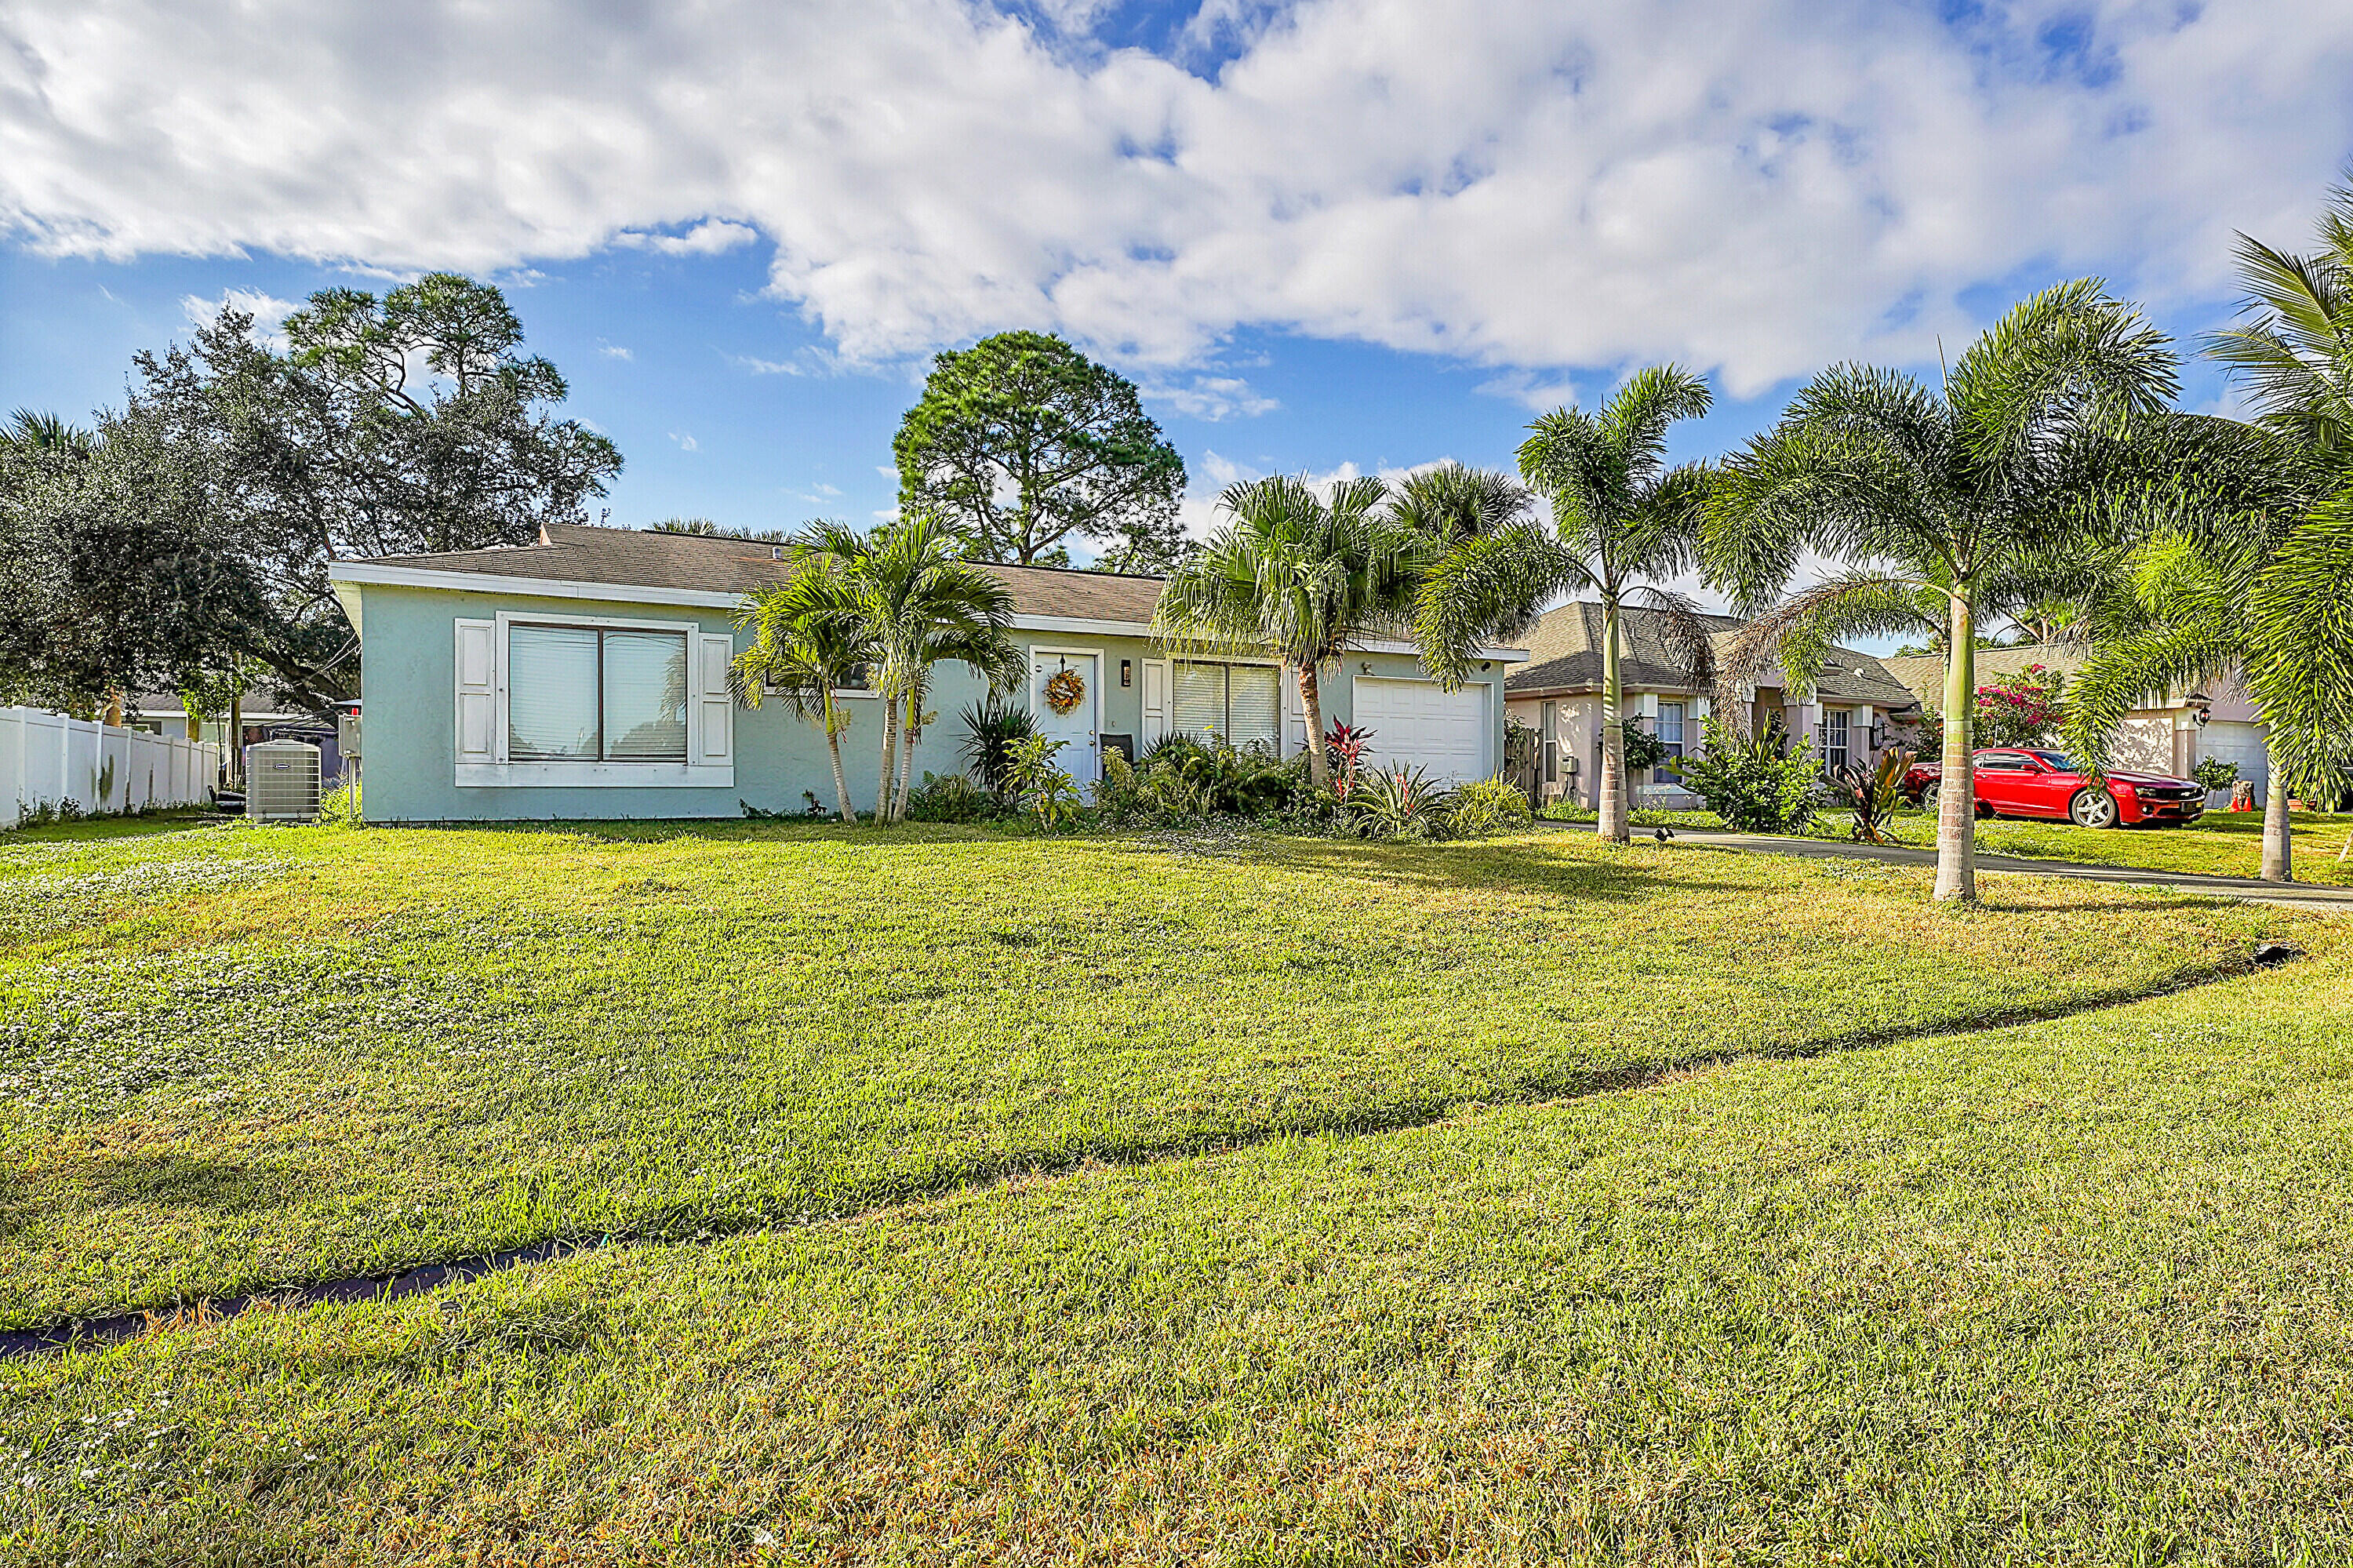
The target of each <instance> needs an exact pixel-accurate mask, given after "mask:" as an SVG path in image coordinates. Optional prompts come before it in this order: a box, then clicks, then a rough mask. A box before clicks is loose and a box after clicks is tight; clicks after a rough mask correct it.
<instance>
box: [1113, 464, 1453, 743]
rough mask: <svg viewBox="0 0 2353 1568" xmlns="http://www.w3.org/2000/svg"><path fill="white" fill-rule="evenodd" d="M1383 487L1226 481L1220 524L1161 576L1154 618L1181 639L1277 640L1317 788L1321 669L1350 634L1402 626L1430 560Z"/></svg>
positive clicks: (1246, 648) (1226, 643) (1215, 645)
mask: <svg viewBox="0 0 2353 1568" xmlns="http://www.w3.org/2000/svg"><path fill="white" fill-rule="evenodd" d="M1386 493H1387V487H1386V486H1385V485H1383V484H1382V482H1380V481H1379V480H1377V479H1350V480H1342V481H1341V482H1338V483H1336V484H1335V485H1333V486H1332V488H1331V493H1330V495H1329V497H1328V498H1326V497H1324V496H1322V495H1318V494H1317V493H1315V491H1314V489H1313V488H1312V487H1311V486H1309V485H1308V483H1307V482H1305V481H1304V480H1299V479H1291V478H1286V477H1284V476H1282V475H1280V474H1278V475H1275V476H1274V477H1272V478H1270V479H1259V480H1250V481H1246V482H1242V483H1239V484H1235V485H1231V486H1229V487H1228V489H1227V491H1226V493H1225V494H1224V495H1222V496H1221V497H1219V502H1218V504H1219V507H1220V508H1221V509H1222V510H1223V511H1224V513H1225V514H1226V521H1225V522H1224V523H1223V524H1220V525H1219V528H1218V530H1217V531H1216V532H1215V533H1214V534H1212V535H1210V536H1209V538H1208V540H1207V541H1206V542H1205V543H1204V544H1203V545H1202V546H1201V547H1200V548H1199V549H1198V550H1196V551H1194V552H1193V553H1192V554H1191V555H1190V556H1187V557H1186V558H1185V559H1184V560H1183V561H1181V562H1179V563H1178V564H1177V566H1176V570H1175V571H1173V572H1171V573H1170V574H1169V576H1168V580H1167V581H1166V583H1165V584H1163V585H1162V587H1161V589H1160V602H1159V606H1158V609H1157V610H1156V611H1155V616H1154V621H1155V626H1156V628H1157V629H1158V630H1159V632H1160V634H1161V636H1162V637H1163V638H1165V639H1166V640H1167V641H1171V642H1173V643H1176V644H1179V645H1191V646H1198V647H1203V648H1208V649H1213V650H1233V651H1243V652H1255V651H1262V650H1264V649H1265V648H1267V647H1269V646H1271V647H1272V648H1273V650H1274V652H1275V656H1276V657H1277V658H1278V659H1279V660H1280V661H1281V662H1282V667H1283V669H1284V670H1285V671H1286V672H1287V673H1289V674H1290V675H1291V676H1292V677H1293V679H1294V680H1295V681H1296V682H1297V683H1298V685H1299V700H1300V705H1301V706H1303V708H1304V709H1305V710H1306V713H1307V733H1308V736H1309V742H1308V747H1307V768H1308V776H1309V777H1310V778H1311V779H1313V780H1314V783H1315V785H1316V786H1317V787H1318V788H1320V789H1329V788H1331V784H1332V765H1331V759H1330V758H1328V757H1326V756H1325V755H1324V744H1323V742H1324V700H1323V694H1322V685H1321V681H1320V676H1319V672H1320V671H1321V670H1322V669H1323V668H1324V666H1325V665H1327V664H1330V663H1332V662H1335V661H1336V660H1337V659H1338V658H1339V657H1340V654H1341V653H1342V652H1343V651H1344V650H1345V649H1346V648H1347V646H1348V645H1349V644H1350V643H1351V642H1355V641H1361V640H1362V639H1364V638H1366V637H1367V636H1379V635H1395V634H1396V633H1398V632H1399V631H1401V630H1403V629H1404V626H1405V622H1406V619H1407V617H1408V615H1409V613H1410V611H1411V609H1412V608H1413V602H1414V593H1415V590H1416V588H1418V587H1419V584H1420V578H1421V567H1422V565H1423V563H1424V561H1425V560H1426V558H1427V555H1426V551H1425V550H1424V548H1423V547H1422V546H1421V545H1420V543H1419V541H1418V540H1417V539H1416V538H1415V537H1414V536H1413V535H1411V534H1409V533H1408V532H1406V531H1405V530H1404V529H1402V528H1400V527H1398V525H1397V524H1395V523H1393V522H1392V521H1391V520H1390V519H1389V518H1388V516H1387V515H1386V514H1384V513H1383V511H1382V509H1381V501H1382V498H1383V496H1384V495H1385V494H1386Z"/></svg>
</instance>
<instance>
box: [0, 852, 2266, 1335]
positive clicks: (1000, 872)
mask: <svg viewBox="0 0 2353 1568" xmlns="http://www.w3.org/2000/svg"><path fill="white" fill-rule="evenodd" d="M43 848H47V850H49V851H50V852H51V854H52V858H51V859H50V860H47V861H45V860H44V859H43V858H42V855H41V853H39V852H40V850H41V849H43ZM1925 889H1926V884H1925V882H1924V880H1923V878H1922V877H1921V875H1920V874H1917V873H1915V872H1912V871H1910V870H1908V869H1902V868H1892V867H1882V866H1876V865H1860V864H1844V863H1840V864H1820V865H1809V864H1797V863H1788V862H1782V861H1778V860H1769V859H1765V858H1761V857H1740V856H1735V855H1728V854H1707V853H1694V852H1686V851H1680V850H1675V849H1672V848H1669V849H1661V848H1659V847H1657V846H1646V847H1641V848H1637V849H1634V850H1631V851H1610V850H1608V849H1605V848H1602V847H1600V846H1598V845H1595V844H1593V843H1591V842H1588V841H1584V840H1582V839H1578V838H1574V837H1571V836H1568V835H1562V834H1556V833H1542V834H1531V835H1528V836H1525V837H1523V838H1518V839H1513V840H1506V841H1495V842H1484V843H1472V844H1460V845H1444V846H1427V845H1394V846H1392V845H1372V844H1355V843H1343V842H1331V841H1322V840H1287V839H1280V838H1272V837H1267V836H1259V835H1218V834H1208V835H1188V836H1176V837H1172V838H1167V839H1150V838H1114V839H1054V840H1041V839H1038V838H1034V837H1033V838H1021V837H1012V838H1008V837H1005V836H1002V835H995V834H987V833H977V832H960V831H954V830H920V829H919V830H910V831H904V832H888V833H875V832H860V833H856V834H850V833H845V832H841V831H839V830H828V829H811V828H798V827H783V828H779V827H772V826H767V825H765V824H763V825H760V826H756V827H754V826H720V827H715V828H681V827H666V828H655V827H649V826H646V825H635V826H631V827H628V828H623V829H615V830H610V831H583V832H554V831H545V830H541V831H508V832H386V831H366V832H359V831H351V830H343V831H336V830H330V829H318V830H301V831H255V830H249V829H239V830H229V829H213V830H203V831H198V832H182V833H174V834H167V835H162V836H158V837H155V838H152V839H146V840H112V841H107V842H99V843H90V842H71V841H69V842H63V843H58V844H52V845H48V846H39V845H17V846H13V847H12V848H11V849H10V851H9V852H8V853H7V857H6V859H5V860H0V896H8V895H9V894H10V893H11V892H12V891H15V892H23V893H27V894H32V895H36V896H30V897H26V898H24V899H20V900H18V901H17V902H18V903H19V904H22V905H26V906H33V905H37V906H39V908H40V910H41V913H40V914H39V915H38V916H34V917H28V918H26V919H25V920H23V921H20V922H19V927H18V928H17V929H16V930H15V931H13V932H0V1107H5V1111H4V1112H0V1114H5V1124H0V1125H4V1126H5V1133H0V1152H5V1156H6V1158H7V1160H8V1162H9V1164H8V1169H9V1170H10V1171H11V1172H12V1176H11V1180H10V1182H9V1185H8V1188H7V1191H6V1193H5V1221H6V1229H5V1234H0V1326H6V1327H22V1326H28V1325H35V1324H39V1323H44V1322H48V1321H53V1320H55V1319H58V1318H61V1317H64V1316H68V1315H73V1314H80V1313H90V1312H98V1311H104V1310H110V1309H121V1308H142V1307H149V1306H157V1305H164V1304H168V1303H171V1302H173V1301H175V1300H182V1299H187V1298H195V1297H198V1296H204V1295H230V1294H237V1293H241V1292H243V1291H246V1290H249V1289H253V1288H258V1287H268V1286H270V1285H273V1284H280V1283H301V1282H309V1281H316V1280H322V1279H330V1278H334V1277H343V1276H347V1275H358V1274H367V1273H373V1272H377V1271H380V1270H384V1269H387V1268H392V1267H396V1266H406V1265H411V1264H416V1263H419V1262H425V1261H430V1260H433V1259H437V1258H450V1257H459V1256H464V1255H471V1254H479V1253H483V1252H490V1251H495V1250H500V1249H502V1248H506V1247H510V1246H515V1245H526V1244H529V1243H532V1242H536V1241H540V1240H543V1239H546V1238H548V1237H551V1236H560V1235H595V1234H605V1233H608V1232H625V1233H633V1234H648V1233H650V1234H688V1235H691V1234H697V1233H700V1232H723V1231H730V1230H735V1229H740V1228H743V1227H744V1226H746V1225H755V1224H765V1223H768V1222H772V1221H787V1220H794V1219H801V1218H807V1217H810V1216H815V1215H824V1214H828V1213H842V1212H847V1211H849V1210H854V1209H860V1208H865V1207H869V1206H871V1205H873V1204H876V1203H880V1202H889V1201H892V1200H894V1199H898V1198H903V1197H906V1196H910V1195H916V1194H922V1193H926V1192H935V1191H938V1190H941V1189H943V1188H944V1187H948V1186H952V1185H955V1184H956V1183H959V1182H967V1181H975V1180H979V1179H985V1178H987V1177H989V1176H991V1175H993V1174H996V1173H998V1172H1002V1171H1008V1170H1014V1169H1021V1168H1025V1167H1032V1166H1040V1167H1052V1166H1060V1165H1065V1164H1068V1163H1070V1162H1071V1161H1074V1160H1082V1159H1087V1158H1091V1157H1092V1158H1104V1159H1119V1160H1132V1159H1138V1158H1145V1157H1148V1156H1151V1155H1154V1154H1165V1153H1172V1152H1181V1151H1184V1150H1194V1149H1199V1148H1203V1147H1208V1146H1212V1145H1216V1144H1219V1143H1221V1142H1229V1141H1247V1140H1250V1139H1259V1138H1264V1137H1267V1136H1269V1135H1271V1134H1275V1133H1280V1132H1284V1131H1314V1130H1317V1129H1323V1128H1362V1127H1377V1126H1390V1125H1397V1124H1399V1123H1403V1122H1410V1121H1414V1120H1421V1119H1427V1118H1430V1117H1432V1116H1435V1115H1438V1114H1441V1113H1442V1112H1443V1111H1444V1110H1446V1109H1447V1108H1448V1107H1453V1106H1457V1105H1461V1104H1463V1103H1467V1102H1472V1101H1482V1100H1486V1101H1501V1100H1514V1099H1529V1098H1541V1097H1549V1096H1556V1095H1560V1094H1566V1093H1574V1092H1577V1091H1579V1090H1581V1089H1586V1088H1590V1087H1593V1086H1599V1085H1605V1084H1609V1083H1613V1082H1620V1081H1623V1079H1624V1078H1625V1076H1626V1075H1628V1074H1629V1073H1630V1072H1639V1071H1642V1070H1650V1069H1657V1068H1662V1067H1672V1066H1673V1065H1678V1064H1685V1063H1690V1062H1693V1061H1697V1060H1703V1059H1708V1058H1712V1057H1715V1056H1720V1055H1723V1054H1740V1053H1760V1054H1792V1053H1799V1052H1804V1051H1808V1050H1815V1049H1820V1048H1821V1047H1823V1046H1824V1045H1826V1044H1835V1043H1840V1042H1852V1041H1855V1040H1860V1039H1871V1038H1886V1037H1890V1036H1893V1035H1896V1034H1901V1033H1907V1032H1914V1031H1918V1030H1922V1029H1931V1028H1950V1027H1956V1026H1964V1025H1967V1024H1968V1023H1970V1022H1985V1021H1987V1020H1989V1019H1994V1018H2000V1017H2006V1016H2010V1015H2014V1014H2016V1013H2017V1012H2021V1011H2031V1010H2034V1009H2043V1008H2059V1007H2065V1006H2068V1005H2080V1004H2081V1003H2083V1002H2084V1001H2089V1000H2098V999H2115V998H2120V997H2125V996H2129V995H2133V994H2138V993H2143V992H2147V991H2153V990H2157V989H2161V988H2164V987H2166V986H2168V985H2171V984H2174V983H2178V982H2179V981H2180V980H2183V979H2184V978H2186V977H2192V976H2196V975H2200V974H2211V972H2213V970H2214V969H2215V967H2216V966H2217V965H2218V964H2221V963H2225V962H2227V961H2230V960H2232V959H2236V958H2238V957H2240V956H2242V955H2243V954H2244V953H2245V952H2247V951H2248V950H2249V948H2251V947H2252V946H2253V944H2254V943H2255V942H2256V941H2259V940H2267V939H2274V938H2280V937H2282V936H2293V935H2294V934H2295V933H2296V932H2298V931H2301V930H2303V929H2305V927H2306V925H2307V924H2308V922H2305V921H2302V920H2300V918H2299V917H2297V916H2292V915H2288V914H2285V913H2283V912H2279V911H2270V910H2251V909H2245V908H2236V907H2221V906H2211V905H2204V904H2200V903H2194V902H2185V901H2181V900H2176V899H2170V898H2163V897H2152V896H2150V895H2146V894H2142V893H2138V892H2133V891H2118V890H2107V889H2091V888H2082V887H2049V888H2045V887H2036V886H2024V887H2015V888H2013V887H2009V886H2004V887H2001V888H2000V889H1998V890H1997V891H1996V893H1995V895H1994V901H1993V903H1992V904H1991V905H1990V906H1989V907H1988V908H1987V909H1985V910H1983V911H1980V912H1978V913H1975V914H1971V915H1966V916H1953V915H1951V914H1949V913H1947V912H1943V911H1937V910H1934V909H1932V908H1930V907H1929V906H1928V903H1927V900H1926V896H1925Z"/></svg>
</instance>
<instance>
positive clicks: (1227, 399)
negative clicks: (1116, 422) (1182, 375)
mask: <svg viewBox="0 0 2353 1568" xmlns="http://www.w3.org/2000/svg"><path fill="white" fill-rule="evenodd" d="M1143 392H1144V396H1145V397H1147V398H1149V399H1151V400H1152V401H1154V402H1155V403H1166V405H1168V407H1170V408H1174V409H1176V411H1177V412H1178V413H1180V414H1182V415H1184V416H1185V417H1186V418H1192V419H1204V420H1208V421H1209V422H1211V423H1215V422H1217V421H1219V420H1221V419H1236V418H1241V419H1248V418H1256V417H1257V416H1259V415H1261V414H1271V413H1272V412H1274V410H1276V409H1277V408H1282V404H1281V403H1280V402H1278V401H1276V400H1275V399H1274V398H1272V397H1268V396H1266V394H1264V393H1262V392H1260V391H1257V390H1256V389H1254V388H1253V387H1251V386H1250V383H1249V382H1247V381H1245V380H1243V379H1242V378H1241V377H1240V376H1194V377H1192V379H1191V380H1189V381H1188V382H1186V383H1185V384H1183V385H1181V386H1179V385H1174V384H1169V385H1159V386H1149V387H1144V388H1143Z"/></svg>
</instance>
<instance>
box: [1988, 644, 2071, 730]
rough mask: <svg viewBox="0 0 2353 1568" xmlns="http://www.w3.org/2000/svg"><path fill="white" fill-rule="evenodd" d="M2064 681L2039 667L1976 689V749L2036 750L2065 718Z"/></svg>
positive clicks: (2033, 666)
mask: <svg viewBox="0 0 2353 1568" xmlns="http://www.w3.org/2000/svg"><path fill="white" fill-rule="evenodd" d="M2066 699H2067V677H2066V676H2064V675H2063V674H2061V673H2059V672H2058V671H2056V670H2051V669H2045V668H2044V667H2043V666H2042V665H2041V664H2029V665H2028V666H2027V667H2026V668H2025V669H2023V670H2021V671H2020V672H2019V673H2017V674H2015V675H2010V676H2005V677H2004V678H2002V679H2001V680H1999V681H1993V682H1989V683H1987V684H1985V685H1982V686H1979V687H1978V703H1977V709H1978V711H1977V740H1978V745H1979V746H2035V745H2039V744H2041V743H2042V742H2043V741H2046V740H2048V739H2049V738H2050V737H2051V736H2052V734H2053V733H2055V732H2056V731H2057V730H2058V728H2059V726H2061V725H2062V724H2063V723H2065V722H2066V718H2067V700H2066Z"/></svg>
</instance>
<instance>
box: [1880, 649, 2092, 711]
mask: <svg viewBox="0 0 2353 1568" xmlns="http://www.w3.org/2000/svg"><path fill="white" fill-rule="evenodd" d="M2029 664H2040V665H2042V667H2043V668H2044V669H2046V670H2051V671H2055V672H2056V673H2059V674H2062V675H2064V676H2066V677H2067V678H2068V679H2069V680H2071V681H2072V680H2073V679H2074V677H2075V674H2076V673H2077V672H2078V671H2080V670H2082V669H2083V667H2084V655H2083V653H2082V652H2080V651H2070V650H2068V649H2065V648H2061V647H2056V646H2053V645H2052V644H2050V643H2042V642H2036V643H2023V644H2021V645H2020V646H2018V647H2016V648H1980V649H1978V684H1979V685H1983V684H1984V683H1986V682H1988V681H1992V680H1998V679H2000V677H2002V676H2004V675H2015V674H2017V673H2019V672H2020V671H2021V670H2023V669H2025V668H2026V667H2027V666H2028V665H2029ZM1886 665H1887V673H1889V674H1891V675H1893V676H1894V677H1895V678H1896V679H1897V680H1899V681H1901V682H1903V683H1905V685H1906V686H1907V687H1909V688H1911V691H1912V694H1913V695H1915V696H1916V697H1918V698H1919V699H1920V701H1921V702H1922V703H1924V704H1926V705H1928V706H1930V707H1941V706H1943V705H1944V702H1945V656H1944V655H1943V654H1942V653H1925V654H1922V653H1915V654H1909V655H1906V656H1905V657H1903V658H1899V659H1890V660H1887V661H1886Z"/></svg>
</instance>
